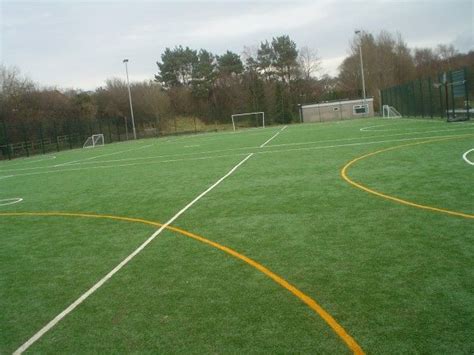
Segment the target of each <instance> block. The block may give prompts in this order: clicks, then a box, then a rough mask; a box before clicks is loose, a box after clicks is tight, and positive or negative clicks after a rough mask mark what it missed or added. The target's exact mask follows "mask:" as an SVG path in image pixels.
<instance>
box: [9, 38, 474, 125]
mask: <svg viewBox="0 0 474 355" xmlns="http://www.w3.org/2000/svg"><path fill="white" fill-rule="evenodd" d="M359 48H362V53H363V57H364V69H365V70H364V73H365V80H366V92H367V95H368V96H373V97H375V99H376V107H377V105H378V92H379V90H380V89H382V88H386V87H390V86H393V85H398V84H401V83H403V82H406V81H409V80H413V79H416V78H421V77H428V76H435V75H437V73H438V72H441V71H446V70H450V69H455V68H458V67H462V66H473V63H474V52H473V51H471V52H469V53H467V54H461V53H459V52H457V51H456V49H455V48H454V47H453V46H452V45H442V44H440V45H438V46H437V47H436V48H414V49H410V48H409V47H408V46H407V44H406V43H405V41H404V40H403V38H402V36H401V35H400V34H391V33H389V32H386V31H381V32H380V33H378V34H376V35H374V34H372V33H368V32H362V33H361V34H360V35H359V36H354V38H352V40H351V41H350V44H349V54H348V56H347V57H346V58H345V59H344V60H343V62H342V64H341V65H340V67H339V74H338V75H337V76H335V77H331V76H329V75H327V74H326V75H322V74H321V72H320V68H321V60H320V58H319V57H318V55H317V51H316V49H314V48H309V47H301V48H298V46H297V45H296V43H295V42H294V41H293V40H292V39H291V38H290V37H289V36H288V35H283V36H277V37H274V38H272V39H271V40H270V41H268V40H265V41H262V42H261V43H260V44H259V45H258V46H257V47H245V48H244V50H243V51H242V53H240V54H238V53H234V52H232V51H226V52H225V53H222V54H214V53H211V52H210V51H208V50H206V49H193V48H189V47H183V46H180V45H178V46H176V47H174V48H166V49H165V51H164V52H163V54H162V55H161V58H160V60H159V61H157V63H156V64H157V72H156V74H155V75H154V77H153V78H150V80H148V81H144V82H134V83H131V91H132V97H133V107H134V115H135V120H136V124H137V126H138V127H139V128H141V129H146V128H147V127H150V126H153V127H157V128H158V130H159V131H161V132H172V131H173V129H175V130H176V126H177V124H178V123H179V122H180V121H181V120H185V119H189V118H190V117H192V118H193V119H194V120H195V122H196V120H198V121H199V122H200V123H202V124H224V123H229V118H230V115H231V114H233V113H238V112H250V111H264V112H266V114H267V117H268V118H269V119H270V120H271V121H272V122H274V123H288V122H292V121H296V120H298V105H299V104H304V103H312V102H320V101H326V100H331V99H343V98H357V97H361V96H362V89H361V73H360V63H359ZM129 116H130V111H129V103H128V94H127V86H126V82H125V81H124V80H123V79H119V78H110V79H107V80H106V82H105V85H104V86H102V87H99V88H97V89H96V90H94V91H91V92H85V91H81V90H62V89H58V88H48V87H40V86H39V85H38V84H36V83H34V82H32V81H31V80H30V79H28V78H25V77H24V76H22V75H21V73H20V72H19V70H18V69H15V68H6V67H5V66H0V120H3V121H4V122H7V123H9V124H15V123H18V122H21V123H22V124H28V122H48V121H52V120H54V121H57V122H61V121H66V120H70V119H72V118H74V119H76V120H80V121H84V122H87V121H92V120H124V119H126V118H129Z"/></svg>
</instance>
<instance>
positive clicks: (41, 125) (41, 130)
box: [39, 122, 46, 154]
mask: <svg viewBox="0 0 474 355" xmlns="http://www.w3.org/2000/svg"><path fill="white" fill-rule="evenodd" d="M39 131H40V139H41V151H42V152H43V154H46V150H45V149H44V136H43V123H41V122H40V126H39Z"/></svg>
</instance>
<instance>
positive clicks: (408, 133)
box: [0, 125, 474, 179]
mask: <svg viewBox="0 0 474 355" xmlns="http://www.w3.org/2000/svg"><path fill="white" fill-rule="evenodd" d="M292 128H294V129H296V128H298V127H292ZM471 129H474V125H473V127H464V128H452V129H441V130H430V131H424V132H403V133H395V134H382V135H374V136H365V135H364V136H359V137H351V138H338V139H326V140H319V141H309V142H297V143H283V144H272V145H271V147H272V148H273V147H285V146H298V145H309V144H319V143H327V142H343V141H352V140H367V139H374V138H388V137H397V136H404V135H417V134H420V135H423V134H427V133H438V132H451V131H460V130H471ZM421 138H431V137H420V139H421ZM255 148H256V147H255V146H248V147H239V148H229V149H215V150H204V151H201V152H192V153H179V154H163V155H155V156H150V157H146V156H145V157H134V158H123V159H110V160H99V161H84V162H80V161H78V162H77V163H73V162H69V164H68V165H67V167H69V166H76V165H85V164H104V163H118V162H127V161H135V162H136V161H138V160H153V159H157V158H171V157H183V156H189V155H191V156H192V155H198V154H207V153H222V152H228V151H239V150H249V149H255ZM267 148H268V147H267ZM121 152H122V153H123V152H124V151H121ZM118 153H119V152H117V154H118ZM64 166H66V165H64ZM116 166H121V165H116ZM51 167H52V166H38V167H31V168H19V169H18V168H17V169H4V170H2V169H0V173H1V172H3V173H10V172H16V171H27V170H45V169H49V168H51ZM11 176H13V175H11ZM1 178H2V177H0V179H1Z"/></svg>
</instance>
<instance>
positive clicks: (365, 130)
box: [359, 123, 393, 132]
mask: <svg viewBox="0 0 474 355" xmlns="http://www.w3.org/2000/svg"><path fill="white" fill-rule="evenodd" d="M386 126H393V123H391V124H390V123H389V124H377V125H374V126H367V127H362V128H361V129H359V131H361V132H379V131H390V130H388V129H382V130H380V129H374V130H371V128H374V127H386ZM392 130H393V129H392Z"/></svg>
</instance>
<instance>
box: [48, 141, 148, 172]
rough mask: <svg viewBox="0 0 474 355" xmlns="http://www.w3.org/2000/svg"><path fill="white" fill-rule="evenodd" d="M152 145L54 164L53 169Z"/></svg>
mask: <svg viewBox="0 0 474 355" xmlns="http://www.w3.org/2000/svg"><path fill="white" fill-rule="evenodd" d="M152 145H154V144H148V145H144V146H142V147H138V148H131V149H127V150H121V151H119V152H112V153H107V154H100V155H95V156H93V157H89V158H85V159H79V160H73V161H68V162H66V163H61V164H56V165H54V167H55V168H58V167H60V166H65V165H71V164H74V163H78V162H82V161H87V160H93V159H97V158H101V157H108V156H111V155H116V154H121V153H126V152H131V151H134V150H140V149H144V148H148V147H151V146H152Z"/></svg>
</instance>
